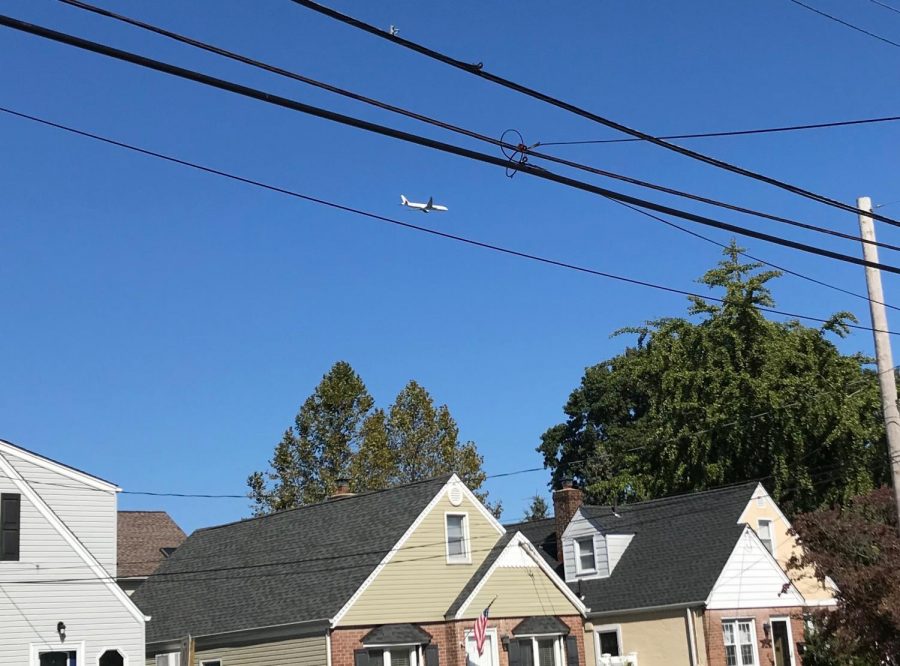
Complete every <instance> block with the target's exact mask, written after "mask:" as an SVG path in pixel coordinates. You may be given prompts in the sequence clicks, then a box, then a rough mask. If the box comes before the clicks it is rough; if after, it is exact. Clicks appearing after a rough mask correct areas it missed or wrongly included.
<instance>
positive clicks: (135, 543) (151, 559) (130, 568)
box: [117, 511, 187, 596]
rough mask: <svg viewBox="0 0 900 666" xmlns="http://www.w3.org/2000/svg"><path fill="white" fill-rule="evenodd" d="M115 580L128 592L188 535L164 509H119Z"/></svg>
mask: <svg viewBox="0 0 900 666" xmlns="http://www.w3.org/2000/svg"><path fill="white" fill-rule="evenodd" d="M117 534H118V536H117V542H118V547H117V552H118V560H119V566H118V571H117V579H118V583H119V587H121V588H122V589H123V590H125V592H127V593H128V595H129V596H130V595H132V594H134V591H135V590H136V589H137V588H138V587H140V586H141V583H143V582H144V581H145V580H147V577H148V576H149V575H150V574H152V573H153V572H154V571H156V569H157V567H159V565H160V564H162V562H163V560H165V559H166V558H167V557H169V556H170V555H171V554H172V553H174V552H175V549H176V548H178V546H180V545H181V544H182V543H183V542H184V540H185V539H186V538H187V536H186V535H185V533H184V532H183V531H182V530H181V528H180V527H178V525H176V524H175V521H174V520H172V518H171V517H170V516H169V514H167V513H166V512H165V511H119V516H118V532H117Z"/></svg>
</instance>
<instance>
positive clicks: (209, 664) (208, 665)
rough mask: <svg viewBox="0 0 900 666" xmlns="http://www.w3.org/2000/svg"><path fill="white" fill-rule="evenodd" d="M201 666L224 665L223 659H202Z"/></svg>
mask: <svg viewBox="0 0 900 666" xmlns="http://www.w3.org/2000/svg"><path fill="white" fill-rule="evenodd" d="M200 666H222V660H221V659H213V660H211V661H201V662H200Z"/></svg>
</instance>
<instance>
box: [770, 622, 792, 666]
mask: <svg viewBox="0 0 900 666" xmlns="http://www.w3.org/2000/svg"><path fill="white" fill-rule="evenodd" d="M775 622H784V623H785V624H786V625H787V638H788V652H789V653H790V660H791V664H796V663H797V657H796V655H795V654H794V631H793V629H791V618H790V617H788V616H787V615H775V616H772V617H769V632H770V633H771V635H772V658H773V659H774V658H775V624H774V623H775Z"/></svg>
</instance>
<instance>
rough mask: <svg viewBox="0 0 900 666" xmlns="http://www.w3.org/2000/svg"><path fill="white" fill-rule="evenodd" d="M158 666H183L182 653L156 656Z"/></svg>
mask: <svg viewBox="0 0 900 666" xmlns="http://www.w3.org/2000/svg"><path fill="white" fill-rule="evenodd" d="M156 666H181V653H180V652H169V653H168V654H158V655H156Z"/></svg>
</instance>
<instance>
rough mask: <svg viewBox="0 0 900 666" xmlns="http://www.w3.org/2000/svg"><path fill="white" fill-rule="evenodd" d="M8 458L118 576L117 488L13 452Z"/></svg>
mask: <svg viewBox="0 0 900 666" xmlns="http://www.w3.org/2000/svg"><path fill="white" fill-rule="evenodd" d="M6 460H7V462H9V463H10V464H12V466H13V467H15V468H16V470H17V471H18V472H19V474H21V475H22V476H23V477H25V478H26V479H27V480H28V481H29V482H31V487H32V488H33V489H34V490H35V492H36V493H37V494H38V495H40V496H41V498H43V500H44V501H45V502H46V503H47V504H48V505H49V506H50V508H51V509H53V512H54V513H55V514H56V515H57V516H59V519H60V520H62V521H63V523H65V524H66V525H67V526H68V528H69V529H70V530H71V531H72V533H73V534H75V535H76V536H77V537H78V540H79V541H81V543H82V544H83V545H84V547H85V548H87V549H88V551H90V553H91V554H92V555H93V556H94V557H95V558H97V561H98V562H100V564H101V565H102V566H103V568H104V569H105V570H106V571H107V572H109V575H110V576H112V577H113V578H115V577H116V529H117V525H118V517H117V515H116V506H117V498H116V493H115V492H106V491H103V490H98V489H96V488H91V487H90V486H87V485H84V484H81V483H79V482H78V481H75V480H73V479H71V478H69V477H68V476H64V475H62V474H60V473H58V472H54V471H52V470H49V469H46V468H44V467H41V466H39V465H35V464H34V463H31V462H28V461H26V460H23V459H21V458H16V457H15V456H12V455H7V456H6Z"/></svg>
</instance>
